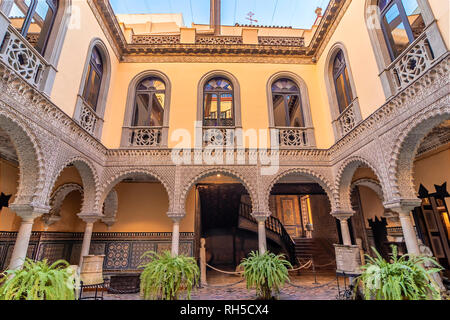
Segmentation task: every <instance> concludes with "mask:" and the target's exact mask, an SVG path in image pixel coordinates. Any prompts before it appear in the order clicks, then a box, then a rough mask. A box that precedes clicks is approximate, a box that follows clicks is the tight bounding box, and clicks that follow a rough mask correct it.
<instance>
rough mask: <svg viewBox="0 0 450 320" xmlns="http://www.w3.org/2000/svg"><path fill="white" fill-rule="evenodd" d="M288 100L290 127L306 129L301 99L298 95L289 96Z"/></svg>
mask: <svg viewBox="0 0 450 320" xmlns="http://www.w3.org/2000/svg"><path fill="white" fill-rule="evenodd" d="M286 99H287V103H288V108H289V127H296V128H303V127H305V120H304V119H303V111H302V106H301V103H300V97H299V96H298V95H288V96H286Z"/></svg>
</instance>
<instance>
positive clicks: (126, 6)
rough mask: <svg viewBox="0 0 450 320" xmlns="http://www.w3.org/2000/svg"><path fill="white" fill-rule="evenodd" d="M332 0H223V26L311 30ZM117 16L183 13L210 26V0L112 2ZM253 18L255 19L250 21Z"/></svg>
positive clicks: (187, 19)
mask: <svg viewBox="0 0 450 320" xmlns="http://www.w3.org/2000/svg"><path fill="white" fill-rule="evenodd" d="M329 2H330V0H222V10H221V20H222V25H235V24H236V23H239V24H241V25H242V24H245V25H248V24H253V25H263V26H283V27H293V28H299V29H309V28H311V27H312V25H313V24H314V21H315V20H316V14H315V10H316V8H317V7H320V8H322V9H323V11H324V12H325V9H326V7H327V6H328V3H329ZM110 3H111V6H112V7H113V9H114V12H115V13H116V14H130V13H140V14H146V13H147V14H148V13H152V14H154V13H181V14H182V15H183V20H184V25H185V26H186V27H190V26H191V25H192V23H195V24H209V11H210V9H209V8H210V0H164V1H161V0H125V1H124V0H110ZM252 14H253V15H252ZM250 19H251V20H250Z"/></svg>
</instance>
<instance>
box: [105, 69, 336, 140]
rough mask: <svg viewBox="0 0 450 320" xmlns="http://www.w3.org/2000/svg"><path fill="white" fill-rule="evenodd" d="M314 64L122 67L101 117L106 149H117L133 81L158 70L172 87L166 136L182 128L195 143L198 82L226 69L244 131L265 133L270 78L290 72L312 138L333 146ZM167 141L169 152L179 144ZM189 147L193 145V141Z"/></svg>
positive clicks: (328, 117)
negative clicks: (307, 109) (303, 96)
mask: <svg viewBox="0 0 450 320" xmlns="http://www.w3.org/2000/svg"><path fill="white" fill-rule="evenodd" d="M316 69H317V67H316V66H315V65H275V64H240V63H228V64H225V63H202V64H183V63H159V64H151V63H132V64H131V63H127V64H125V63H123V64H120V65H119V68H118V76H117V81H116V82H115V83H113V84H112V87H111V90H110V92H111V97H110V99H109V100H110V101H111V103H110V104H109V105H108V108H107V110H106V114H105V124H104V127H103V138H102V141H103V143H104V144H105V145H106V146H107V147H108V148H118V147H119V146H120V137H121V128H122V126H123V119H124V114H125V107H126V98H127V90H128V87H129V84H130V82H131V80H132V79H133V78H134V77H135V76H136V75H138V74H139V73H141V72H143V71H146V70H158V71H160V72H163V73H164V74H166V75H167V77H168V78H169V79H170V81H171V84H172V96H171V105H170V123H169V125H170V131H169V137H170V136H171V134H172V133H173V131H174V130H176V129H186V130H188V131H189V132H190V133H191V137H192V139H194V123H195V120H196V114H197V94H198V83H199V81H200V79H201V78H202V77H203V76H204V75H205V74H207V73H208V72H210V71H213V70H226V71H228V72H230V73H231V74H233V75H234V76H235V77H236V78H237V79H238V81H239V84H240V89H241V115H242V126H243V129H244V130H247V129H256V130H259V129H265V130H266V129H267V128H268V126H269V114H268V106H267V103H268V97H267V94H268V93H266V88H267V83H268V81H269V78H270V77H271V76H272V75H274V74H275V73H278V72H281V71H290V72H293V73H296V74H297V75H299V76H300V77H302V78H303V79H304V80H305V82H306V83H307V86H308V90H309V97H310V104H311V111H312V118H313V123H314V127H315V129H316V139H317V145H318V147H319V148H328V147H330V146H331V143H332V137H331V136H332V128H331V118H330V115H329V111H328V107H327V106H325V105H324V100H323V94H322V93H321V92H320V91H319V89H318V85H319V80H318V77H317V72H316ZM177 143H178V142H177V141H169V147H174V146H175V145H177ZM192 143H193V140H192Z"/></svg>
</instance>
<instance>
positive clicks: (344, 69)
mask: <svg viewBox="0 0 450 320" xmlns="http://www.w3.org/2000/svg"><path fill="white" fill-rule="evenodd" d="M339 56H340V57H342V60H341V61H343V63H342V65H341V66H339V69H338V71H337V72H336V71H335V70H336V68H335V66H336V61H337V59H338V57H339ZM348 72H349V71H348V68H347V60H346V59H345V54H344V51H342V49H340V50H339V51H338V52H337V53H336V56H335V57H334V61H333V83H334V91H335V93H336V100H337V103H338V107H339V113H340V114H342V113H343V112H344V111H345V110H346V109H347V108H348V107H349V106H350V105H351V104H352V102H353V100H354V97H353V91H352V88H351V85H350V75H349V73H348ZM341 76H342V77H343V82H344V90H345V94H346V96H347V98H348V99H349V100H350V101H349V103H348V104H347V105H346V106H345V107H344V106H341V103H340V99H339V89H338V85H337V80H338V79H339V78H340V77H341Z"/></svg>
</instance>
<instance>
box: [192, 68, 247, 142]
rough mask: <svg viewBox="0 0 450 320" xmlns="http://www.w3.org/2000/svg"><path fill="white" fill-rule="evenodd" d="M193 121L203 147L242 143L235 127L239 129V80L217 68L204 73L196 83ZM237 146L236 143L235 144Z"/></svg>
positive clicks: (198, 139) (240, 125) (240, 123)
mask: <svg viewBox="0 0 450 320" xmlns="http://www.w3.org/2000/svg"><path fill="white" fill-rule="evenodd" d="M197 99H198V105H197V123H198V124H199V125H200V126H201V128H202V131H201V132H202V137H201V139H200V137H196V141H197V144H200V145H204V146H215V147H216V146H217V147H219V146H222V147H223V146H230V147H232V146H236V145H237V144H241V143H242V141H241V140H242V139H239V138H238V137H237V135H236V131H235V129H238V128H242V122H241V97H240V86H239V82H238V80H237V79H236V77H234V76H233V75H232V74H231V73H229V72H226V71H221V70H216V71H211V72H209V73H207V74H205V75H204V76H203V77H202V78H201V79H200V82H199V84H198V97H197ZM239 146H240V145H238V147H239Z"/></svg>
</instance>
